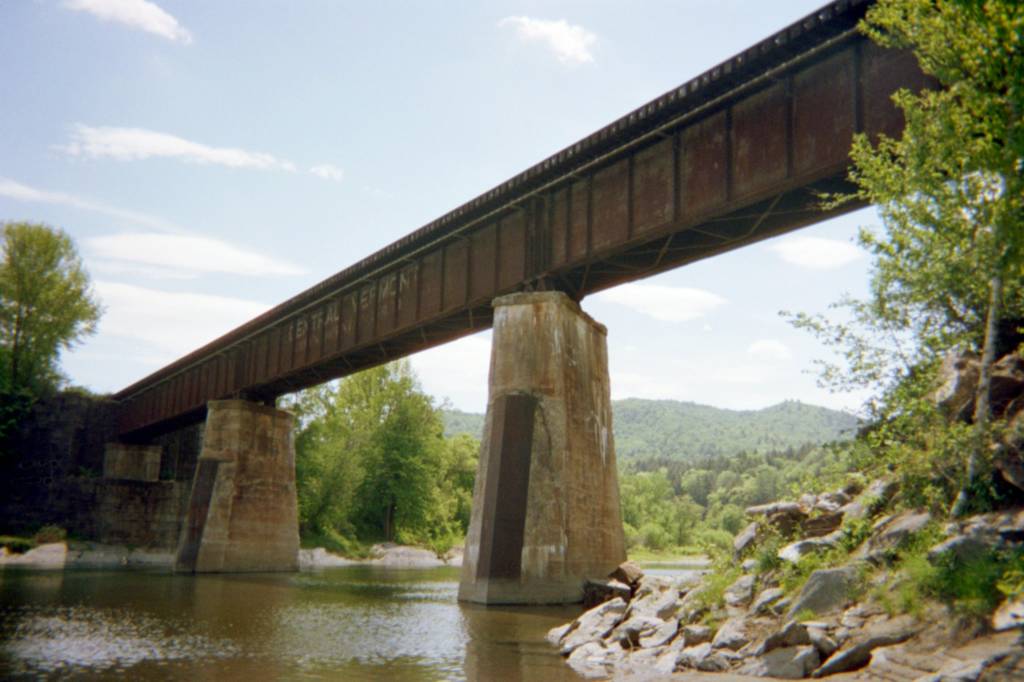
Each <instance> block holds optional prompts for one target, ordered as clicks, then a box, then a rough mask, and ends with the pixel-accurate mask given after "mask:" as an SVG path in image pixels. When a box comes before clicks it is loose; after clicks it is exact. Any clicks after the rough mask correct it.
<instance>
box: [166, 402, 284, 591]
mask: <svg viewBox="0 0 1024 682" xmlns="http://www.w3.org/2000/svg"><path fill="white" fill-rule="evenodd" d="M292 422H293V418H292V415H291V414H289V413H288V412H285V411H283V410H278V409H275V408H273V407H268V406H266V405H260V404H257V403H252V402H248V401H245V400H214V401H210V402H209V403H208V405H207V416H206V428H205V431H204V435H203V448H202V452H201V453H200V455H199V460H198V462H197V464H196V472H195V476H194V478H193V480H192V493H191V496H190V498H189V504H188V510H187V512H186V515H185V522H184V524H183V527H182V531H181V537H180V539H179V541H178V548H177V553H176V557H175V570H178V571H184V572H193V573H215V572H236V571H239V572H240V571H294V570H297V569H298V553H299V524H298V502H297V497H296V492H295V447H294V442H293V440H292Z"/></svg>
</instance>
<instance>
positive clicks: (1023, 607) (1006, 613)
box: [992, 595, 1024, 632]
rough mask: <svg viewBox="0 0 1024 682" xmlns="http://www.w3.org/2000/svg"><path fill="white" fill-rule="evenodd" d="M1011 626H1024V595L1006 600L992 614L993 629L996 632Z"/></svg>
mask: <svg viewBox="0 0 1024 682" xmlns="http://www.w3.org/2000/svg"><path fill="white" fill-rule="evenodd" d="M1011 628H1024V595H1021V596H1018V597H1017V598H1016V599H1007V600H1006V601H1004V602H1003V603H1002V604H1001V605H1000V606H999V608H998V609H996V611H995V613H993V614H992V629H993V630H995V631H996V632H1001V631H1003V630H1009V629H1011Z"/></svg>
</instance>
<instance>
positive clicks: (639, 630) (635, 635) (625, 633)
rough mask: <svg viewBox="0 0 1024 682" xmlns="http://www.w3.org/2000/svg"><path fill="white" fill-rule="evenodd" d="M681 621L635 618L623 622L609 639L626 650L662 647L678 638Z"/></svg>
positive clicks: (647, 617)
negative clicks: (677, 633)
mask: <svg viewBox="0 0 1024 682" xmlns="http://www.w3.org/2000/svg"><path fill="white" fill-rule="evenodd" d="M678 630H679V621H677V620H676V619H674V618H673V619H671V620H668V621H664V620H661V619H660V618H652V617H649V616H633V617H632V618H629V619H627V620H624V621H622V623H620V624H619V625H617V626H616V627H615V629H614V630H612V633H611V634H610V635H608V639H610V640H611V641H614V642H618V643H619V644H621V645H622V648H624V649H636V648H638V647H642V648H648V647H655V646H661V645H662V644H665V643H666V642H668V641H669V640H670V639H672V638H673V637H675V636H676V632H677V631H678Z"/></svg>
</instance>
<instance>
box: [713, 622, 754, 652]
mask: <svg viewBox="0 0 1024 682" xmlns="http://www.w3.org/2000/svg"><path fill="white" fill-rule="evenodd" d="M748 642H750V635H748V634H747V627H746V622H745V620H744V619H742V618H730V619H729V620H727V621H725V622H724V623H722V626H721V627H720V628H718V632H716V633H715V638H714V639H712V640H711V647H712V648H714V649H730V650H732V651H737V650H739V649H742V648H743V647H744V646H746V645H747V643H748Z"/></svg>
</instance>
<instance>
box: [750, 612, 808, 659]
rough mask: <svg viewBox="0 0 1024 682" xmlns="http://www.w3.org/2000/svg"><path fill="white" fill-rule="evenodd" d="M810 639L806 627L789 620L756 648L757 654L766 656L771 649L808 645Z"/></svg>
mask: <svg viewBox="0 0 1024 682" xmlns="http://www.w3.org/2000/svg"><path fill="white" fill-rule="evenodd" d="M810 643H811V637H810V635H809V634H808V632H807V626H806V625H804V624H803V623H798V622H796V621H795V620H791V621H789V622H787V623H786V624H785V625H783V626H782V628H781V629H780V630H777V631H775V632H773V633H772V634H770V635H768V637H767V638H766V639H765V640H764V642H762V644H761V646H760V647H758V649H757V653H758V654H766V653H768V652H769V651H772V650H773V649H782V648H785V647H795V646H800V645H803V644H810Z"/></svg>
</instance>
